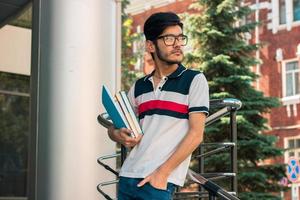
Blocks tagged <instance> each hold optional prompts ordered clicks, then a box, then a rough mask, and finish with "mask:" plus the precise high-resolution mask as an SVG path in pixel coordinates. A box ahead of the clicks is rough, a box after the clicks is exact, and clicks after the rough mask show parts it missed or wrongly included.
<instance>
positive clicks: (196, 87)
mask: <svg viewBox="0 0 300 200" xmlns="http://www.w3.org/2000/svg"><path fill="white" fill-rule="evenodd" d="M153 74H154V72H152V73H151V74H150V75H147V76H145V77H143V78H141V79H139V80H137V81H136V82H135V84H133V86H132V87H131V89H130V90H129V92H128V98H129V100H130V102H131V104H132V106H133V108H134V109H135V111H136V113H137V115H138V118H139V122H140V125H141V127H142V129H143V132H144V135H143V137H142V140H141V141H140V143H139V144H137V145H136V146H135V147H134V148H133V149H132V150H131V152H130V154H129V156H128V157H127V158H126V160H125V162H124V164H123V166H122V168H121V171H120V176H124V177H131V178H145V177H146V176H148V175H149V174H150V173H152V172H153V171H154V170H155V169H157V168H158V167H159V166H160V165H162V164H163V163H164V162H165V161H166V160H167V159H168V158H169V157H170V156H171V155H172V153H173V152H174V151H175V149H176V147H177V146H178V144H179V143H180V142H181V141H182V139H183V138H184V137H185V135H186V134H187V132H188V130H189V124H188V119H189V114H190V113H192V112H203V113H205V114H208V106H209V92H208V84H207V81H206V78H205V76H204V75H203V74H202V73H201V72H199V71H194V70H190V69H186V68H185V67H184V66H183V65H179V66H178V67H177V69H176V70H175V71H174V72H173V73H172V74H170V75H169V76H166V77H163V79H162V80H161V81H160V83H159V84H158V86H157V87H156V88H155V89H154V82H153ZM190 158H191V156H189V157H188V158H187V159H185V160H184V161H183V162H182V163H181V164H180V165H179V166H177V168H175V170H174V171H173V172H172V173H171V174H170V176H169V178H168V182H171V183H174V184H176V185H179V186H182V185H183V184H184V180H185V177H186V173H187V170H188V166H189V162H190Z"/></svg>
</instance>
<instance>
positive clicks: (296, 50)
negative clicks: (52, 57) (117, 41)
mask: <svg viewBox="0 0 300 200" xmlns="http://www.w3.org/2000/svg"><path fill="white" fill-rule="evenodd" d="M192 3H193V0H161V1H156V0H149V1H146V0H131V6H129V7H128V9H127V12H128V13H130V14H131V15H132V17H133V21H134V26H133V29H134V31H136V32H140V31H141V30H142V29H143V23H144V21H145V20H146V19H147V17H148V16H150V15H151V14H152V13H155V12H159V11H173V12H176V13H178V14H180V13H184V12H190V9H189V7H190V5H191V4H192ZM243 4H244V5H245V6H249V7H250V8H251V9H253V11H254V12H253V14H252V15H251V16H250V18H249V20H255V21H260V22H262V24H261V26H260V27H257V28H256V29H255V30H254V31H253V33H252V34H251V35H249V42H261V43H263V44H264V46H263V47H262V48H261V49H260V50H259V51H257V52H256V55H255V56H256V57H257V58H258V59H260V60H261V64H260V65H256V66H253V70H254V71H255V72H256V73H257V74H258V75H259V76H260V78H259V79H258V80H257V81H256V82H255V83H253V84H254V86H255V87H256V88H257V89H258V90H261V91H262V92H264V94H265V95H266V96H272V97H278V98H279V99H280V102H281V106H280V107H278V108H274V109H272V110H271V112H270V113H269V114H267V115H266V117H267V118H268V120H269V127H270V130H269V131H268V132H266V133H265V134H271V135H274V136H277V138H278V143H277V145H278V147H280V148H283V149H286V151H285V153H284V156H283V157H282V158H280V159H278V160H276V161H270V162H281V163H288V162H289V161H290V159H296V160H297V161H299V160H300V0H246V1H244V2H243ZM138 65H139V66H137V67H136V69H139V68H140V69H142V70H143V71H144V73H149V72H150V71H151V70H152V69H153V67H152V66H153V64H152V61H151V56H149V55H147V54H146V53H145V54H144V58H143V59H142V62H138ZM282 183H283V184H285V185H287V186H289V187H290V188H291V189H290V190H289V191H288V192H286V193H281V196H282V197H284V199H286V200H290V199H299V197H300V195H299V186H300V182H299V183H298V182H297V181H296V182H295V183H293V184H291V183H288V182H287V179H285V180H283V181H282ZM278 192H280V191H278Z"/></svg>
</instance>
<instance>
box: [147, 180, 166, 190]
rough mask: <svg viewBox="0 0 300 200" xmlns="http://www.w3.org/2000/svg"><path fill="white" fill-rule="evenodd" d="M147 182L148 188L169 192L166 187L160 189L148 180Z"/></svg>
mask: <svg viewBox="0 0 300 200" xmlns="http://www.w3.org/2000/svg"><path fill="white" fill-rule="evenodd" d="M147 184H148V185H149V186H150V188H152V189H154V190H156V191H161V192H169V191H168V188H166V189H160V188H157V187H154V186H153V185H151V183H150V182H148V183H147Z"/></svg>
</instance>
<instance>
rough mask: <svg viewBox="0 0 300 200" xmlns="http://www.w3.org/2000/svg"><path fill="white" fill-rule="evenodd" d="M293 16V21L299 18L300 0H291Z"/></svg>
mask: <svg viewBox="0 0 300 200" xmlns="http://www.w3.org/2000/svg"><path fill="white" fill-rule="evenodd" d="M293 14H294V15H293V16H294V21H299V20H300V0H294V1H293Z"/></svg>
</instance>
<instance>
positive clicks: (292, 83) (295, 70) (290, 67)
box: [285, 61, 300, 97]
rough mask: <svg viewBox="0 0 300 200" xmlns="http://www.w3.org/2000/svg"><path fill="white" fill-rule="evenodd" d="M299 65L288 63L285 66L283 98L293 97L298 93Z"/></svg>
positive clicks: (294, 62)
mask: <svg viewBox="0 0 300 200" xmlns="http://www.w3.org/2000/svg"><path fill="white" fill-rule="evenodd" d="M299 71H300V70H299V64H298V61H293V62H288V63H286V64H285V96H286V97H288V96H294V95H297V94H299V93H300V91H299V84H300V81H299V75H300V73H299Z"/></svg>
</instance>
